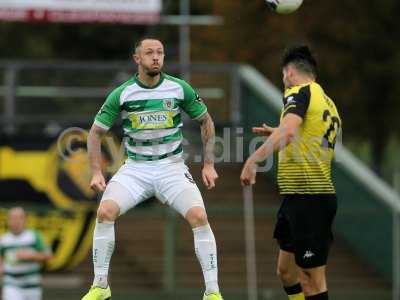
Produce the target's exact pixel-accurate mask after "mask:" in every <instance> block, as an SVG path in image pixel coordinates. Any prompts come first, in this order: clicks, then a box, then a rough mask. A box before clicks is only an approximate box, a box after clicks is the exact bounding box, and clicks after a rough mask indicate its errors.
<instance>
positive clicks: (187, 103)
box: [181, 81, 207, 119]
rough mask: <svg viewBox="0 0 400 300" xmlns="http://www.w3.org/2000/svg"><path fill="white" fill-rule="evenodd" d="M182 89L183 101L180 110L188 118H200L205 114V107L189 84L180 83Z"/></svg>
mask: <svg viewBox="0 0 400 300" xmlns="http://www.w3.org/2000/svg"><path fill="white" fill-rule="evenodd" d="M182 87H183V92H184V99H183V102H182V104H181V107H182V109H183V110H184V111H185V112H186V113H187V114H188V115H189V117H190V118H192V119H198V118H200V117H201V116H203V115H204V114H205V113H206V112H207V106H206V105H205V104H204V102H203V100H202V99H201V98H200V96H199V95H198V94H197V93H196V92H195V91H194V89H193V88H192V87H191V86H190V85H189V84H187V83H186V82H184V81H182Z"/></svg>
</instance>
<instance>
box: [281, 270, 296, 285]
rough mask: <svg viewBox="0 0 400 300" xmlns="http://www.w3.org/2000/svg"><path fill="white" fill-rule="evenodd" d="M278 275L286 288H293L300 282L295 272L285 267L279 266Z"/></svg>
mask: <svg viewBox="0 0 400 300" xmlns="http://www.w3.org/2000/svg"><path fill="white" fill-rule="evenodd" d="M276 275H277V276H278V277H279V279H280V280H281V281H282V283H283V284H284V285H286V286H291V285H293V284H295V283H296V282H298V278H297V277H298V276H297V274H296V273H295V272H292V271H291V270H290V269H289V268H287V267H284V266H278V267H277V269H276Z"/></svg>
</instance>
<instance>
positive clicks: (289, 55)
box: [282, 45, 317, 77]
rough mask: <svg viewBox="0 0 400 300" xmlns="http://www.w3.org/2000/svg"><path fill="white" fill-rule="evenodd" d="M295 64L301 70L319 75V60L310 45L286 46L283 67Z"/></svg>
mask: <svg viewBox="0 0 400 300" xmlns="http://www.w3.org/2000/svg"><path fill="white" fill-rule="evenodd" d="M289 64H293V65H294V66H295V68H296V69H298V70H299V71H301V72H304V73H308V74H312V75H314V77H316V76H317V61H316V60H315V58H314V56H313V55H312V53H311V51H310V48H308V46H303V45H301V46H294V47H289V48H286V50H285V51H284V53H283V58H282V67H286V66H288V65H289Z"/></svg>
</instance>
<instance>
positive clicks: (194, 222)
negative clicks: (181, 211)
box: [186, 207, 208, 228]
mask: <svg viewBox="0 0 400 300" xmlns="http://www.w3.org/2000/svg"><path fill="white" fill-rule="evenodd" d="M186 220H187V221H188V222H189V224H190V225H191V226H192V227H193V228H195V227H199V226H203V225H207V224H208V219H207V213H206V211H205V209H204V208H202V207H193V208H191V209H189V211H188V212H187V213H186Z"/></svg>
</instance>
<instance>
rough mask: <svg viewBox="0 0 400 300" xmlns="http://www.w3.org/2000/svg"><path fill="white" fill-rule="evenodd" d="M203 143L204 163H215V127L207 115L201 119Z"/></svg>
mask: <svg viewBox="0 0 400 300" xmlns="http://www.w3.org/2000/svg"><path fill="white" fill-rule="evenodd" d="M199 122H200V128H201V140H202V141H203V152H204V163H214V144H215V127H214V122H213V120H212V118H211V116H210V115H209V114H208V113H206V114H205V115H204V116H203V117H201V118H200V119H199Z"/></svg>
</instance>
